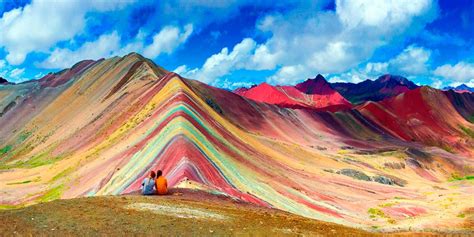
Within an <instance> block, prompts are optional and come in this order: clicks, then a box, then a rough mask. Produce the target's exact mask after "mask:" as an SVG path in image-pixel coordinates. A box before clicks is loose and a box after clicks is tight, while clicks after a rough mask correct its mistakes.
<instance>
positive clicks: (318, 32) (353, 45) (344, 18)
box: [193, 0, 437, 84]
mask: <svg viewBox="0 0 474 237" xmlns="http://www.w3.org/2000/svg"><path fill="white" fill-rule="evenodd" d="M436 14H437V4H436V3H435V2H433V1H431V0H416V1H411V0H410V1H408V0H400V1H399V0H391V1H376V2H374V1H369V0H354V1H344V0H338V1H336V12H333V11H317V9H314V8H312V7H307V6H303V7H302V6H300V7H297V8H296V9H294V10H290V11H287V12H285V13H272V14H269V15H267V16H265V17H263V18H261V19H260V20H259V21H258V23H257V29H258V30H259V31H260V32H259V33H263V34H266V35H270V38H268V40H266V41H265V42H263V43H262V44H258V45H256V46H255V49H254V50H253V49H252V50H250V51H253V52H252V53H251V55H250V56H248V57H242V60H243V61H242V62H240V63H236V62H235V60H233V61H232V62H233V63H225V67H224V68H225V69H222V70H217V69H213V70H212V71H213V72H216V73H212V76H211V77H208V79H206V80H207V81H212V80H215V79H216V78H220V77H222V76H224V75H226V74H228V73H230V72H232V71H233V70H236V69H238V68H245V69H253V70H276V71H275V74H274V75H271V76H269V77H268V78H267V81H269V82H272V83H279V84H290V83H294V82H296V81H298V80H304V79H305V78H307V77H309V76H314V75H315V74H317V73H323V74H325V73H331V74H335V73H343V72H346V71H347V70H348V69H350V68H353V67H355V66H357V65H359V64H360V63H361V62H363V61H365V60H367V59H369V58H370V57H371V56H372V54H373V52H374V51H375V50H376V49H377V48H379V47H381V46H384V45H387V44H390V43H391V42H393V41H396V40H398V39H401V38H403V37H405V36H406V35H410V34H416V32H418V31H419V30H420V29H421V28H422V26H424V25H425V24H426V23H428V22H430V21H431V20H432V19H434V16H435V15H436ZM227 53H228V52H227V51H225V52H224V51H221V53H219V54H217V55H224V54H227ZM425 53H426V51H423V50H419V48H416V47H413V48H412V49H408V50H407V51H406V52H405V54H403V55H400V57H399V58H397V59H394V61H392V62H391V63H387V62H385V63H378V64H375V63H373V64H370V65H367V66H366V67H369V68H367V70H369V71H371V72H376V71H386V70H387V69H389V65H394V66H395V65H398V66H399V67H400V70H401V71H405V72H410V73H411V72H416V73H421V72H422V71H423V70H425V69H426V68H424V67H423V63H426V61H423V60H424V58H429V53H428V56H427V55H426V54H425ZM426 56H427V57H426ZM216 57H217V56H216V54H215V55H213V56H211V57H210V58H208V60H209V61H214V60H216V59H217V58H216ZM415 57H418V59H422V60H421V62H420V61H418V62H417V64H411V65H408V64H407V63H408V62H410V60H411V59H413V58H415ZM222 62H226V60H222ZM242 64H244V66H242ZM205 70H206V69H205V68H204V67H203V68H201V69H193V71H194V72H199V73H202V72H203V71H205ZM217 71H219V72H218V73H217ZM201 79H202V78H201ZM363 79H365V78H363V75H362V74H361V73H357V72H354V73H351V75H350V80H351V81H354V82H355V81H360V80H363Z"/></svg>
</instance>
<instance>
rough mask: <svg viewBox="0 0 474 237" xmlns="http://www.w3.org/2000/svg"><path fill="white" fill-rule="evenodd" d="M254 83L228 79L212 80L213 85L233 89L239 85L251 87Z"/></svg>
mask: <svg viewBox="0 0 474 237" xmlns="http://www.w3.org/2000/svg"><path fill="white" fill-rule="evenodd" d="M253 84H254V83H252V82H246V81H230V80H229V79H217V80H216V81H215V82H214V85H215V86H218V87H220V88H226V89H229V90H234V89H236V88H239V87H247V88H249V87H251V86H252V85H253Z"/></svg>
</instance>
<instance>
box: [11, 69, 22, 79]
mask: <svg viewBox="0 0 474 237" xmlns="http://www.w3.org/2000/svg"><path fill="white" fill-rule="evenodd" d="M24 73H25V69H24V68H15V69H13V70H11V71H10V74H9V75H10V77H11V78H12V79H15V80H17V79H20V77H21V76H22V75H23V74H24Z"/></svg>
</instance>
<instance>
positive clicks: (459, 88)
mask: <svg viewBox="0 0 474 237" xmlns="http://www.w3.org/2000/svg"><path fill="white" fill-rule="evenodd" d="M443 90H454V91H457V92H474V88H472V87H469V86H468V85H466V84H461V85H459V86H456V87H452V86H447V87H445V88H443Z"/></svg>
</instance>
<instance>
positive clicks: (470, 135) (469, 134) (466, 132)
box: [459, 125, 474, 138]
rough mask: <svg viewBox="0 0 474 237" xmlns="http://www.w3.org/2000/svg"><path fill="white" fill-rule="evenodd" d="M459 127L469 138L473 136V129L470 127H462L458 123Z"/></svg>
mask: <svg viewBox="0 0 474 237" xmlns="http://www.w3.org/2000/svg"><path fill="white" fill-rule="evenodd" d="M459 128H460V129H461V130H462V131H463V132H464V133H465V134H466V135H468V136H469V137H471V138H474V131H472V130H471V129H469V128H467V127H464V126H462V125H459Z"/></svg>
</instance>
